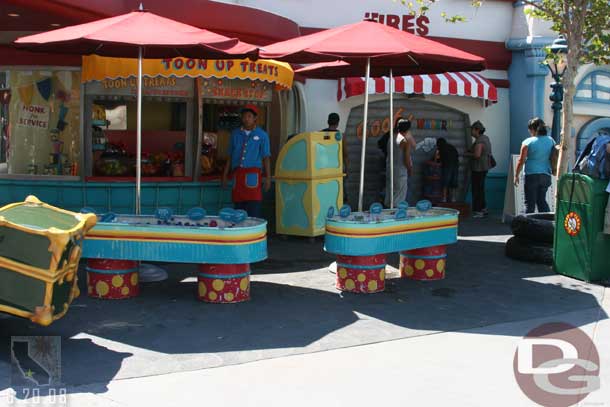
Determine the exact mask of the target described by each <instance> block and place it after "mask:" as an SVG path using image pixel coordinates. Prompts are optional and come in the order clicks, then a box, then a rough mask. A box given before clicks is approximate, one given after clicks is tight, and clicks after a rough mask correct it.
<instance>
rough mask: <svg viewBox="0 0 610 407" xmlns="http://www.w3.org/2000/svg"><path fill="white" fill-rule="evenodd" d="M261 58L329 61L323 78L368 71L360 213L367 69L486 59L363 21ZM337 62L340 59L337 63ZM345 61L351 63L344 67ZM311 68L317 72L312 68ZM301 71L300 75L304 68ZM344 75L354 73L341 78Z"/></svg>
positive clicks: (438, 66)
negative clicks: (347, 73)
mask: <svg viewBox="0 0 610 407" xmlns="http://www.w3.org/2000/svg"><path fill="white" fill-rule="evenodd" d="M261 56H262V57H264V58H272V59H277V60H280V61H285V62H292V63H302V64H303V63H321V62H326V63H328V62H330V63H331V64H330V65H329V66H327V69H328V74H327V75H328V76H326V78H338V77H341V76H357V75H355V74H354V73H353V72H355V71H356V70H360V71H359V72H362V71H361V70H363V69H364V70H365V71H366V74H365V77H366V79H365V82H366V90H365V93H364V123H365V126H364V128H363V133H362V154H361V157H360V189H359V194H358V210H359V211H362V199H363V194H364V162H365V150H366V133H367V126H366V122H367V119H368V85H369V79H370V76H371V65H373V66H374V69H375V71H376V72H375V73H380V72H381V70H382V69H383V73H382V74H381V75H376V76H382V75H384V74H385V73H386V72H388V71H389V72H390V75H392V73H393V71H394V72H400V74H403V75H408V74H415V73H440V72H452V71H481V70H483V69H485V60H484V59H483V58H481V57H479V56H476V55H473V54H470V53H468V52H464V51H461V50H459V49H456V48H452V47H449V46H447V45H444V44H441V43H439V42H436V41H432V40H429V39H427V38H423V37H419V36H416V35H414V34H410V33H408V32H406V31H401V30H398V29H396V28H393V27H389V26H386V25H384V24H379V23H377V22H372V21H361V22H358V23H355V24H348V25H344V26H341V27H336V28H331V29H328V30H324V31H320V32H317V33H314V34H310V35H305V36H302V37H298V38H293V39H291V40H287V41H282V42H278V43H275V44H272V45H270V46H267V47H265V48H264V49H261ZM338 59H339V60H341V61H336V60H338ZM346 62H349V64H351V65H347V66H346V65H344V64H345V63H346ZM304 69H307V68H304ZM312 69H316V67H314V68H312ZM300 72H302V73H304V72H303V70H301V71H300ZM346 72H352V73H351V74H349V75H344V73H346ZM334 73H340V75H333V74H334ZM390 122H392V120H390ZM392 124H393V123H392ZM390 154H391V155H393V149H391V150H390Z"/></svg>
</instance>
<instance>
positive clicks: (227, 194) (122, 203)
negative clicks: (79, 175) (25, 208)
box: [0, 179, 232, 214]
mask: <svg viewBox="0 0 610 407" xmlns="http://www.w3.org/2000/svg"><path fill="white" fill-rule="evenodd" d="M28 195H35V196H36V197H38V198H39V199H40V200H41V201H43V202H46V203H48V204H51V205H54V206H58V207H60V208H65V209H68V210H72V211H78V210H80V209H81V208H83V207H85V206H86V207H90V208H92V209H94V210H95V211H96V212H108V211H112V212H115V213H121V214H129V213H134V212H135V208H134V196H135V184H132V183H128V182H125V183H123V182H116V183H98V182H87V183H85V182H74V181H42V180H40V181H39V180H6V179H3V180H0V205H2V206H4V205H6V204H9V203H13V202H19V201H23V200H24V199H25V197H26V196H28ZM194 206H200V207H203V208H205V209H206V210H207V211H208V213H210V214H215V213H218V211H219V209H221V208H223V207H228V206H232V203H231V190H230V189H229V188H226V189H222V188H221V187H220V183H219V182H217V181H210V182H159V183H143V184H142V213H144V214H150V213H153V212H154V210H155V209H156V208H158V207H171V208H173V210H174V212H175V213H179V214H184V213H186V211H188V210H189V209H190V208H192V207H194Z"/></svg>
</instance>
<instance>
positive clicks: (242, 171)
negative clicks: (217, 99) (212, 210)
mask: <svg viewBox="0 0 610 407" xmlns="http://www.w3.org/2000/svg"><path fill="white" fill-rule="evenodd" d="M257 116H258V108H257V107H256V106H255V105H246V106H245V107H244V108H243V109H242V112H241V120H242V126H241V127H240V128H238V129H235V130H233V132H232V133H231V138H230V140H229V160H228V161H227V164H226V165H225V168H224V172H223V174H222V186H223V187H224V186H225V185H226V184H227V179H228V177H229V172H231V173H232V175H233V179H234V182H233V190H232V193H231V198H232V200H233V203H234V205H235V208H236V209H243V210H245V211H246V212H248V216H250V217H255V218H260V217H261V207H262V201H263V194H262V169H263V166H264V168H265V175H267V177H266V178H265V181H264V188H265V192H267V191H269V190H270V189H271V162H270V156H271V151H270V146H269V135H268V134H267V133H266V132H265V131H264V130H263V129H261V128H260V127H257V126H256V119H257Z"/></svg>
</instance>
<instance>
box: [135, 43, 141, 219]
mask: <svg viewBox="0 0 610 407" xmlns="http://www.w3.org/2000/svg"><path fill="white" fill-rule="evenodd" d="M137 98H138V100H137V104H138V116H137V136H136V137H137V141H136V215H139V214H140V213H141V196H140V190H141V186H142V185H141V184H142V47H138V96H137Z"/></svg>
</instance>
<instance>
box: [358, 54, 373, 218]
mask: <svg viewBox="0 0 610 407" xmlns="http://www.w3.org/2000/svg"><path fill="white" fill-rule="evenodd" d="M370 77H371V58H367V59H366V78H365V87H364V124H363V126H362V153H361V154H360V190H359V193H358V212H362V200H363V198H364V161H365V158H366V130H367V127H368V123H367V120H368V115H369V79H370Z"/></svg>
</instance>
